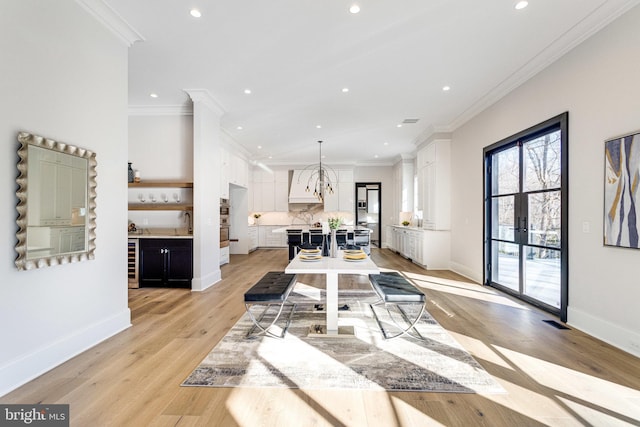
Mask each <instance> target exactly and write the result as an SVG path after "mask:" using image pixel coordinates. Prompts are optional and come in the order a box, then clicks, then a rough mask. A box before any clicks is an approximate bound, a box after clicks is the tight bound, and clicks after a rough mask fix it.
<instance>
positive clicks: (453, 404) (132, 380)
mask: <svg viewBox="0 0 640 427" xmlns="http://www.w3.org/2000/svg"><path fill="white" fill-rule="evenodd" d="M372 257H373V259H374V261H375V262H376V263H377V264H378V265H379V266H380V267H381V268H383V269H391V270H398V271H402V272H405V273H406V274H407V275H409V276H410V277H411V278H413V279H414V280H415V282H416V283H417V284H419V285H420V286H422V287H423V288H424V290H425V292H426V294H427V299H428V305H427V307H428V310H429V311H430V313H431V314H432V315H433V316H434V317H435V318H436V319H437V320H438V321H439V322H440V323H441V324H442V326H443V327H444V328H445V329H447V330H448V331H449V332H450V333H451V334H452V335H453V337H454V338H455V339H456V340H458V341H459V342H460V343H461V344H462V345H463V346H464V347H465V348H466V349H467V350H468V351H469V352H471V353H472V354H473V355H474V357H475V358H476V359H477V360H478V362H480V363H481V364H482V365H483V366H484V367H485V369H486V370H487V371H488V372H489V373H491V374H492V375H493V376H494V377H495V378H496V379H497V380H498V381H499V382H500V383H501V384H502V386H503V387H504V388H505V389H506V390H507V393H506V394H494V395H479V394H453V393H413V392H412V393H407V392H403V393H386V392H372V391H366V392H354V391H336V390H319V391H300V390H285V389H266V388H264V389H256V388H253V389H249V388H235V389H230V388H200V387H180V383H181V382H182V381H183V380H184V379H185V378H186V377H187V376H188V375H189V373H190V372H191V371H192V370H193V369H194V368H195V367H196V366H197V365H198V363H199V362H200V361H201V360H202V359H203V358H204V356H205V355H206V354H207V353H208V352H209V351H210V350H211V348H213V346H214V345H215V344H216V343H217V342H218V341H219V340H220V339H221V338H222V337H223V336H224V334H225V333H226V332H227V331H228V330H229V328H231V326H232V325H233V324H234V323H235V322H236V321H237V320H238V318H239V317H240V316H241V315H242V314H243V313H244V305H243V303H242V300H243V299H242V295H243V293H244V291H245V290H246V289H248V288H249V287H250V286H252V285H253V284H254V283H255V282H256V281H257V280H258V279H259V278H260V277H261V276H262V275H263V274H264V273H265V272H267V271H271V270H283V269H284V267H285V266H286V264H287V261H286V258H287V252H286V250H282V249H274V250H258V251H256V252H254V253H252V254H250V255H232V256H231V263H230V264H228V265H225V266H223V268H222V274H223V278H224V279H223V280H222V281H221V282H220V283H218V284H216V285H215V286H214V287H212V288H210V289H208V290H206V291H205V292H201V293H192V292H190V291H189V290H183V289H148V288H147V289H144V288H143V289H132V290H130V292H129V306H130V308H131V311H132V323H133V327H131V328H129V329H128V330H126V331H124V332H122V333H120V334H118V335H117V336H115V337H113V338H111V339H109V340H107V341H105V342H103V343H101V344H99V345H97V346H96V347H94V348H92V349H90V350H88V351H86V352H85V353H83V354H81V355H79V356H77V357H75V358H73V359H72V360H70V361H68V362H66V363H64V364H63V365H61V366H59V367H57V368H55V369H53V370H52V371H50V372H48V373H46V374H44V375H42V376H41V377H39V378H37V379H36V380H34V381H32V382H30V383H28V384H26V385H24V386H23V387H21V388H19V389H18V390H15V391H14V392H12V393H10V394H8V395H7V396H4V397H2V398H0V401H2V403H39V402H42V403H68V404H70V405H71V425H73V426H148V425H155V426H368V425H370V426H429V425H437V426H442V425H444V426H492V427H495V426H509V427H511V426H543V425H548V426H583V425H595V426H616V425H640V421H639V419H640V391H639V390H640V360H639V359H638V358H635V357H633V356H631V355H629V354H627V353H624V352H622V351H620V350H617V349H615V348H613V347H611V346H609V345H607V344H605V343H603V342H601V341H599V340H597V339H594V338H592V337H590V336H588V335H585V334H583V333H581V332H580V331H577V330H558V329H555V328H554V327H552V326H550V325H548V324H546V323H545V322H543V321H542V320H544V319H552V317H551V316H550V315H548V314H546V313H544V312H541V311H539V310H537V309H536V308H534V307H531V306H528V305H526V304H524V303H521V302H519V301H517V300H514V299H512V298H510V297H508V296H505V295H503V294H500V293H499V292H497V291H495V290H493V289H489V288H485V287H482V286H479V285H476V284H473V283H471V282H470V281H468V280H466V279H464V278H463V277H460V276H458V275H456V274H454V273H452V272H448V271H429V270H424V269H422V268H420V267H418V266H416V265H414V264H412V263H410V262H408V261H407V260H405V259H403V258H401V257H399V256H398V255H396V254H394V253H392V252H391V251H389V250H386V249H374V250H373V251H372ZM299 281H300V282H302V283H304V284H306V285H309V286H316V287H322V286H323V283H324V277H323V276H315V275H301V276H299ZM122 286H127V285H126V283H123V284H122ZM340 288H341V289H349V288H353V289H357V288H369V285H368V282H367V281H366V279H365V278H363V277H358V276H348V277H343V278H341V279H340Z"/></svg>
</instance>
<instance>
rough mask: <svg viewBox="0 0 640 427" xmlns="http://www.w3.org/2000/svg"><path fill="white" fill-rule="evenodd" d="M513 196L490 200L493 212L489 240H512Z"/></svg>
mask: <svg viewBox="0 0 640 427" xmlns="http://www.w3.org/2000/svg"><path fill="white" fill-rule="evenodd" d="M514 200H515V197H514V196H502V197H494V198H493V199H492V200H491V203H492V206H491V210H492V212H493V216H492V224H491V238H493V239H500V240H511V241H513V239H514V233H513V224H514V222H513V212H514V210H513V203H514Z"/></svg>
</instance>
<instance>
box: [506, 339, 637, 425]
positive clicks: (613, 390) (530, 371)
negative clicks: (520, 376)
mask: <svg viewBox="0 0 640 427" xmlns="http://www.w3.org/2000/svg"><path fill="white" fill-rule="evenodd" d="M495 348H496V350H497V351H498V352H500V353H501V354H502V355H503V356H504V357H505V358H506V359H507V360H508V361H509V362H510V363H512V364H513V365H514V366H515V367H516V369H518V370H521V371H522V372H523V373H525V374H526V375H528V376H529V377H531V378H534V379H535V382H536V383H538V384H540V385H541V386H543V387H548V388H550V389H553V390H555V391H556V392H557V393H558V394H559V395H560V397H563V399H562V401H564V400H570V401H571V402H573V405H567V406H576V407H578V408H579V407H581V406H586V407H587V408H589V409H590V410H589V411H586V410H583V411H582V412H584V413H585V415H589V414H588V413H590V412H591V411H596V412H597V413H605V412H607V411H611V412H612V413H613V414H614V416H615V418H616V419H620V418H622V419H624V418H628V419H631V420H636V421H637V420H640V407H639V406H638V405H637V403H635V401H637V400H638V399H640V390H635V389H632V388H629V387H625V386H622V385H620V384H616V383H612V382H610V381H606V380H602V379H600V378H598V377H595V376H593V375H587V374H584V373H582V372H579V371H576V370H573V369H570V368H566V367H564V366H559V365H556V364H554V363H549V362H547V361H544V360H541V359H537V358H535V357H531V356H529V355H526V354H523V353H520V352H517V351H513V350H509V349H506V348H503V347H498V346H496V347H495ZM607 417H608V415H607ZM596 424H597V423H596Z"/></svg>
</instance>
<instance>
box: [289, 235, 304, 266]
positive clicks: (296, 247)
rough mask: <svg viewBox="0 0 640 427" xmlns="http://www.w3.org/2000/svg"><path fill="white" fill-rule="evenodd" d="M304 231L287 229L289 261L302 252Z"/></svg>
mask: <svg viewBox="0 0 640 427" xmlns="http://www.w3.org/2000/svg"><path fill="white" fill-rule="evenodd" d="M302 243H303V242H302V230H300V229H297V228H289V229H287V245H288V246H289V261H291V260H292V259H293V258H295V256H296V255H297V254H298V252H299V251H300V247H301V246H302Z"/></svg>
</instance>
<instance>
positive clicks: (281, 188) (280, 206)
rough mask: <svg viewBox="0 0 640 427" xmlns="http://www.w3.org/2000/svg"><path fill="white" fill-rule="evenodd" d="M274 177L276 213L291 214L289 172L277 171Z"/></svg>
mask: <svg viewBox="0 0 640 427" xmlns="http://www.w3.org/2000/svg"><path fill="white" fill-rule="evenodd" d="M274 175H275V176H274V178H275V188H274V194H273V196H274V200H275V201H274V210H275V211H276V212H289V171H288V170H277V171H275V174H274Z"/></svg>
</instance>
